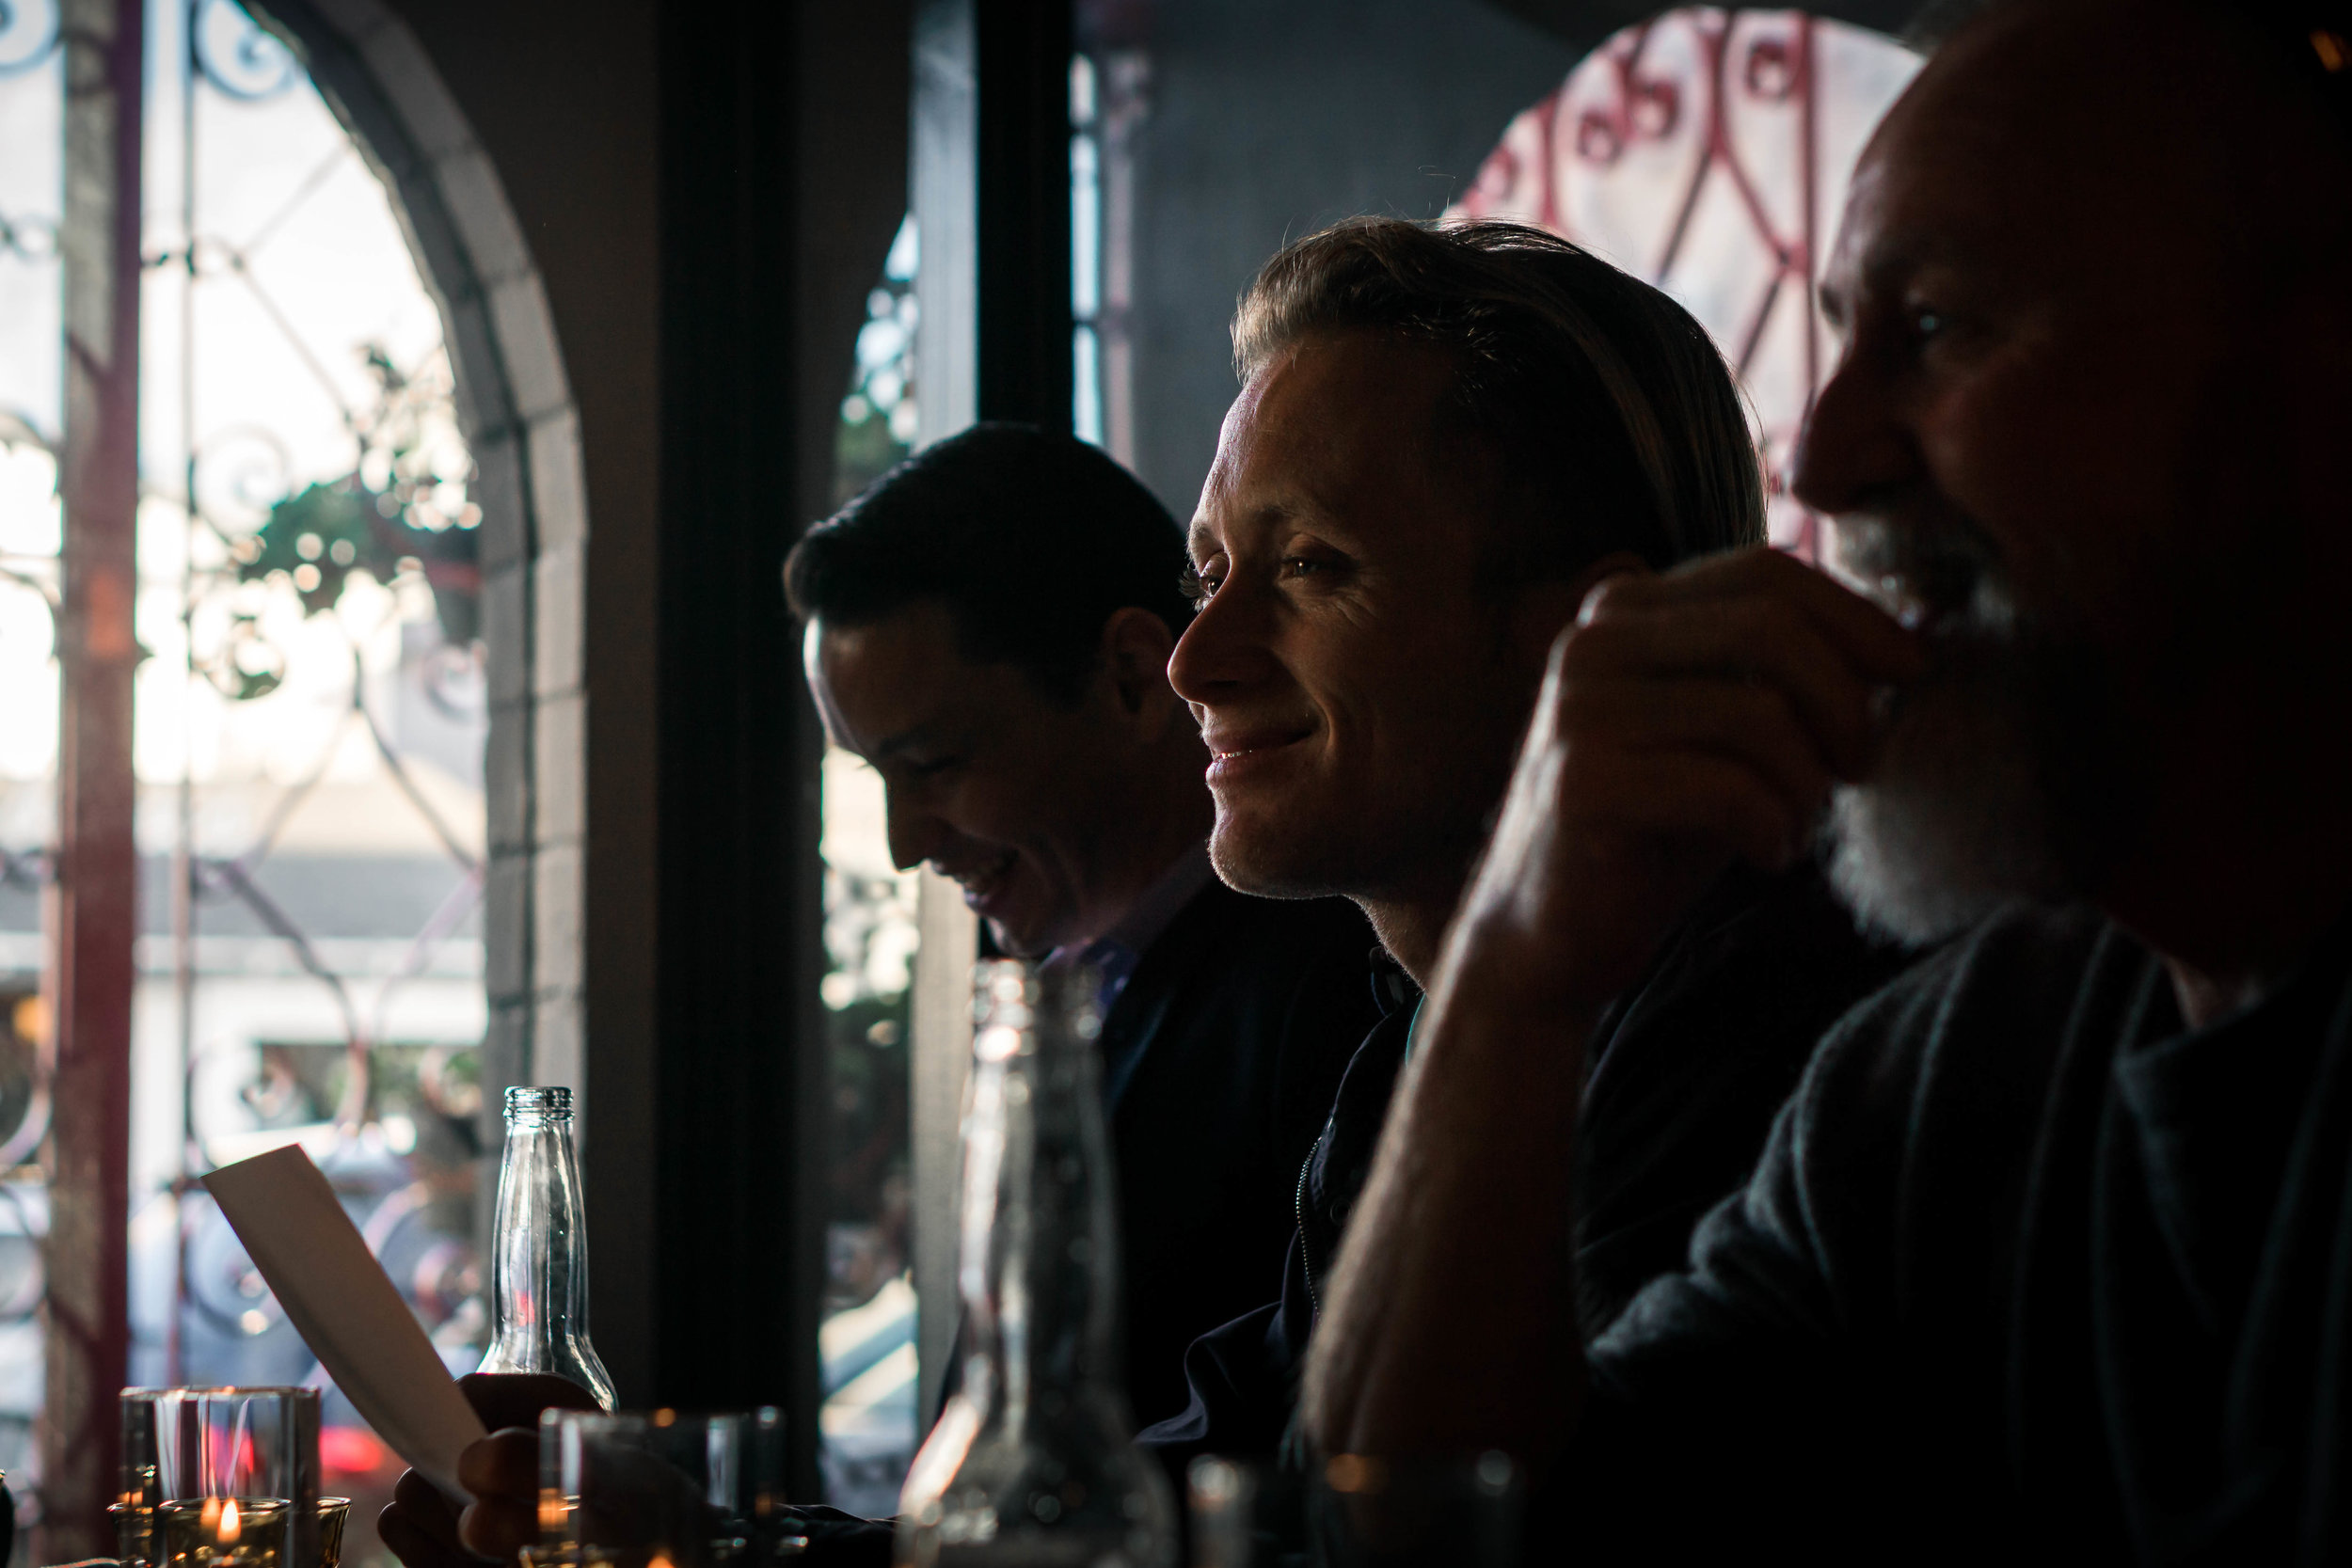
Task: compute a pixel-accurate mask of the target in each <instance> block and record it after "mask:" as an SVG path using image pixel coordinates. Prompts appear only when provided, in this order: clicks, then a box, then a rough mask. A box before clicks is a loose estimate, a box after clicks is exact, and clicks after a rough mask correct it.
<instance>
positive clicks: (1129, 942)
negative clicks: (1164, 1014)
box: [1041, 838, 1216, 984]
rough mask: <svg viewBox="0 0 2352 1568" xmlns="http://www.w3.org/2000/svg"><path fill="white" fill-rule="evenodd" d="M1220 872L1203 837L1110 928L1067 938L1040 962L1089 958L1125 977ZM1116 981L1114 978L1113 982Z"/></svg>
mask: <svg viewBox="0 0 2352 1568" xmlns="http://www.w3.org/2000/svg"><path fill="white" fill-rule="evenodd" d="M1215 879H1216V871H1215V870H1214V869H1212V868H1211V866H1210V864H1209V841H1208V840H1207V839H1205V838H1204V839H1201V840H1200V842H1199V843H1197V844H1195V845H1193V847H1191V848H1189V849H1187V850H1185V851H1184V853H1183V854H1181V855H1179V856H1177V857H1176V859H1175V860H1174V861H1173V862H1172V863H1169V865H1168V869H1167V870H1165V871H1163V872H1161V873H1160V875H1159V878H1158V879H1157V880H1155V881H1153V882H1152V885H1151V886H1150V887H1148V888H1145V889H1144V890H1143V892H1142V894H1141V895H1139V896H1138V897H1137V898H1136V901H1135V902H1134V903H1132V904H1130V905H1128V906H1127V912H1126V913H1124V914H1122V915H1120V917H1119V920H1118V922H1117V923H1116V924H1114V925H1113V926H1112V927H1111V928H1110V929H1109V930H1107V931H1105V932H1104V933H1103V935H1102V936H1100V937H1098V938H1096V939H1095V940H1094V941H1092V942H1069V943H1065V944H1063V945H1062V946H1059V947H1057V948H1055V949H1054V950H1053V951H1052V952H1051V953H1048V954H1046V955H1045V961H1044V963H1043V964H1042V965H1041V967H1042V968H1046V969H1065V968H1068V967H1070V966H1071V965H1073V964H1079V963H1090V964H1093V965H1095V966H1096V967H1097V968H1100V969H1102V970H1104V971H1105V972H1106V974H1116V975H1117V978H1118V980H1121V981H1123V980H1124V979H1125V978H1126V975H1127V974H1132V973H1133V972H1134V970H1135V966H1136V960H1137V959H1139V958H1142V957H1143V953H1144V949H1146V948H1148V947H1150V946H1151V945H1152V943H1153V942H1157V941H1159V940H1160V937H1161V935H1162V934H1163V933H1164V932H1166V931H1167V929H1168V926H1169V925H1170V924H1171V923H1173V922H1174V920H1175V919H1176V916H1177V915H1178V914H1180V913H1182V912H1183V911H1184V906H1185V905H1186V904H1189V903H1191V902H1192V901H1193V900H1194V899H1195V898H1197V897H1199V896H1200V891H1201V889H1203V888H1205V887H1207V886H1208V885H1209V883H1210V882H1212V881H1214V880H1215ZM1114 984H1116V981H1115V982H1114Z"/></svg>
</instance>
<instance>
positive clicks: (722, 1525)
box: [531, 1406, 808, 1568]
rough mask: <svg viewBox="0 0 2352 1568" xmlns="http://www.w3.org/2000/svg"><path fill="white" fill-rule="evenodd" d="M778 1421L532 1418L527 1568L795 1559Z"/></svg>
mask: <svg viewBox="0 0 2352 1568" xmlns="http://www.w3.org/2000/svg"><path fill="white" fill-rule="evenodd" d="M784 1473H785V1472H784V1417H783V1415H782V1414H781V1413H780V1412H779V1411H777V1410H776V1409H775V1408H773V1407H772V1406H769V1407H763V1408H761V1409H758V1410H755V1411H751V1412H748V1413H736V1414H730V1415H716V1416H699V1415H688V1414H686V1413H684V1412H681V1411H676V1410H652V1411H643V1412H631V1411H623V1412H618V1413H614V1414H609V1415H608V1414H605V1413H602V1412H596V1411H580V1410H550V1411H548V1412H547V1413H546V1414H545V1415H544V1416H542V1417H541V1418H540V1420H539V1546H538V1549H537V1550H536V1551H534V1552H533V1553H532V1554H531V1556H532V1560H533V1562H534V1563H539V1564H558V1563H560V1564H567V1565H572V1564H576V1565H579V1568H714V1565H716V1564H721V1563H743V1564H746V1565H748V1564H750V1563H753V1562H768V1561H771V1560H775V1559H779V1558H785V1557H793V1556H797V1555H799V1554H800V1553H801V1552H802V1551H803V1550H804V1549H805V1548H806V1546H807V1544H808V1542H807V1538H806V1537H805V1536H804V1535H803V1533H802V1532H801V1531H800V1529H799V1528H797V1527H796V1526H795V1525H794V1523H793V1522H792V1516H791V1515H790V1514H789V1513H788V1512H787V1509H786V1507H785V1489H784Z"/></svg>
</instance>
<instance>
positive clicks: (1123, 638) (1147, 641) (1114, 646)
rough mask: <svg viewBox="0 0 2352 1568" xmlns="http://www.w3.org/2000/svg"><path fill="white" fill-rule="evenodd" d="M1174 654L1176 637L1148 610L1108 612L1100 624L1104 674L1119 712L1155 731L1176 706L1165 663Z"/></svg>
mask: <svg viewBox="0 0 2352 1568" xmlns="http://www.w3.org/2000/svg"><path fill="white" fill-rule="evenodd" d="M1175 652H1176V637H1175V634H1174V633H1172V632H1170V631H1169V630H1168V623H1167V622H1166V621H1163V620H1161V619H1160V618H1159V616H1157V615H1155V614H1153V613H1152V611H1151V610H1145V609H1144V608H1143V607H1141V606H1140V605H1128V606H1127V607H1125V608H1124V609H1121V610H1113V611H1111V617H1110V619H1109V620H1107V621H1105V622H1104V623H1103V673H1104V675H1105V676H1107V677H1108V678H1109V681H1110V686H1111V695H1112V697H1113V698H1114V699H1115V700H1116V701H1117V703H1118V705H1119V710H1120V712H1121V713H1123V714H1126V715H1128V716H1129V717H1130V718H1135V719H1148V720H1150V721H1152V723H1153V725H1154V726H1155V727H1156V725H1157V723H1158V722H1159V721H1162V720H1163V719H1164V718H1165V710H1166V709H1167V708H1168V706H1169V705H1172V704H1175V702H1176V692H1175V689H1174V688H1172V687H1170V686H1169V685H1168V659H1169V657H1172V656H1173V655H1174V654H1175Z"/></svg>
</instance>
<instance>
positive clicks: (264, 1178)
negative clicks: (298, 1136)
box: [204, 1145, 483, 1497]
mask: <svg viewBox="0 0 2352 1568" xmlns="http://www.w3.org/2000/svg"><path fill="white" fill-rule="evenodd" d="M204 1187H205V1190H206V1191H208V1192H210V1193H211V1194H212V1195H213V1197H214V1199H215V1201H216V1202H218V1203H219V1205H220V1212H222V1213H223V1214H225V1215H227V1216H228V1219H229V1224H230V1227H233V1228H234V1229H235V1230H236V1232H237V1240H239V1241H241V1242H243V1243H245V1250H246V1254H247V1255H248V1256H249V1257H251V1258H252V1259H253V1266H254V1267H255V1268H257V1269H259V1270H261V1271H262V1278H263V1279H266V1280H268V1281H269V1288H270V1290H271V1291H274V1292H276V1293H277V1296H278V1306H280V1307H284V1308H285V1309H286V1317H287V1319H288V1321H290V1322H291V1323H293V1324H294V1329H295V1331H296V1332H297V1333H299V1334H300V1335H301V1336H302V1342H303V1343H304V1344H306V1345H309V1346H310V1354H313V1355H315V1356H317V1357H318V1358H319V1365H320V1366H322V1367H325V1368H326V1374H327V1376H329V1377H331V1378H333V1379H334V1380H335V1386H336V1387H338V1388H341V1389H342V1391H343V1396H344V1397H345V1398H346V1399H348V1400H350V1401H351V1402H352V1404H353V1406H354V1407H355V1408H357V1409H358V1412H359V1414H360V1416H361V1417H362V1418H364V1419H365V1420H366V1421H367V1423H368V1425H370V1426H372V1427H373V1428H374V1429H375V1434H376V1435H377V1436H378V1437H381V1438H382V1439H384V1441H385V1442H387V1443H389V1444H390V1445H391V1448H392V1451H393V1452H395V1453H397V1454H399V1455H400V1457H401V1458H403V1459H405V1460H406V1461H407V1462H408V1463H409V1464H410V1465H413V1466H415V1467H416V1468H417V1469H419V1470H421V1471H422V1472H423V1473H424V1474H425V1475H426V1476H429V1477H430V1478H432V1480H433V1481H436V1482H437V1483H438V1484H439V1486H440V1487H441V1489H442V1490H443V1491H446V1492H449V1493H451V1494H452V1495H453V1496H455V1497H464V1496H465V1494H464V1492H463V1491H462V1490H461V1489H460V1488H459V1487H458V1485H457V1455H458V1452H459V1450H460V1449H464V1448H465V1446H466V1445H467V1444H469V1443H471V1442H473V1441H474V1440H476V1439H477V1438H479V1437H481V1436H482V1435H483V1428H482V1422H481V1419H480V1418H478V1417H476V1416H475V1415H474V1413H473V1406H471V1405H469V1404H468V1403H467V1402H466V1396H465V1395H464V1394H463V1393H461V1392H460V1391H459V1390H458V1387H457V1385H456V1383H455V1382H454V1381H453V1379H452V1378H451V1377H450V1375H449V1369H448V1368H446V1367H444V1366H442V1365H441V1357H440V1354H439V1353H438V1352H437V1351H436V1350H434V1348H433V1341H432V1340H430V1339H428V1338H425V1333H424V1328H423V1325H422V1324H421V1323H418V1322H417V1319H416V1315H415V1314H414V1313H413V1312H411V1311H409V1309H408V1304H407V1303H406V1302H405V1301H403V1300H401V1299H400V1292H399V1291H397V1290H395V1289H393V1287H392V1281H391V1276H390V1275H387V1274H386V1273H385V1272H384V1265H382V1264H381V1263H378V1262H377V1261H376V1260H375V1259H374V1256H373V1254H371V1253H370V1252H369V1251H368V1243H366V1242H364V1241H362V1240H361V1239H360V1237H359V1228H358V1227H357V1226H355V1225H353V1224H352V1223H351V1216H350V1215H348V1214H346V1213H344V1212H343V1206H342V1204H341V1203H339V1202H337V1201H336V1199H335V1189H334V1188H332V1187H330V1186H328V1185H327V1183H326V1176H325V1175H324V1174H322V1173H321V1171H320V1170H319V1168H318V1166H317V1165H315V1164H312V1163H311V1161H310V1155H309V1154H307V1153H306V1152H304V1151H303V1149H302V1148H301V1147H300V1146H298V1145H295V1146H290V1147H288V1148H277V1149H272V1150H271V1151H270V1152H269V1153H267V1154H257V1155H255V1156H254V1157H253V1158H252V1159H250V1160H240V1161H238V1162H237V1163H236V1164H233V1165H223V1166H221V1167H220V1169H218V1170H216V1171H215V1172H213V1173H212V1174H211V1175H210V1176H207V1177H206V1178H204Z"/></svg>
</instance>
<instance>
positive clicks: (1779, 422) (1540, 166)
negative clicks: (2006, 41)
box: [1454, 8, 1918, 555]
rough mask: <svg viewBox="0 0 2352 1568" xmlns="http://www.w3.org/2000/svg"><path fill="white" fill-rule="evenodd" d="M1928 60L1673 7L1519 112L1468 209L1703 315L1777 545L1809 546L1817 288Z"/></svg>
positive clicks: (1831, 27) (1737, 14) (1759, 16)
mask: <svg viewBox="0 0 2352 1568" xmlns="http://www.w3.org/2000/svg"><path fill="white" fill-rule="evenodd" d="M1917 66H1918V61H1917V58H1916V56H1915V55H1912V54H1911V53H1910V52H1909V51H1908V50H1905V49H1904V48H1902V47H1901V46H1900V45H1899V44H1897V43H1895V42H1894V41H1893V40H1889V39H1885V38H1883V37H1881V36H1879V35H1877V34H1875V33H1870V32H1867V31H1866V30H1864V29H1862V28H1858V27H1850V26H1847V25H1845V24H1842V23H1836V22H1831V21H1827V20H1825V19H1822V18H1818V17H1814V16H1810V15H1807V14H1806V13H1804V12H1803V11H1725V10H1718V9H1714V8H1686V9H1680V10H1672V11H1667V12H1665V13H1664V14H1662V15H1661V16H1658V17H1655V18H1653V19H1652V20H1650V21H1648V22H1645V23H1642V24H1639V25H1637V26H1633V27H1629V28H1627V29H1626V30H1625V31H1623V32H1621V33H1619V34H1617V35H1616V36H1615V37H1614V38H1612V39H1611V40H1609V41H1608V42H1606V43H1604V44H1602V45H1601V46H1600V47H1599V48H1598V49H1597V50H1595V51H1594V52H1593V53H1592V54H1591V55H1588V56H1586V58H1585V59H1584V60H1583V61H1582V62H1581V64H1579V65H1578V66H1577V68H1576V70H1575V71H1571V72H1570V73H1569V75H1568V79H1567V81H1566V82H1565V83H1564V84H1563V85H1562V86H1561V87H1560V89H1559V90H1558V91H1557V92H1555V93H1553V94H1552V95H1551V96H1550V97H1549V98H1547V99H1545V100H1544V101H1543V102H1542V103H1538V104H1536V105H1535V106H1534V108H1532V109H1530V110H1528V111H1527V112H1526V113H1524V114H1522V115H1520V116H1519V117H1518V119H1516V120H1514V121H1513V122H1512V123H1511V125H1510V127H1509V128H1508V129H1507V130H1506V131H1505V132H1504V133H1503V136H1502V143H1501V145H1500V146H1498V147H1497V148H1496V149H1495V150H1494V151H1493V152H1492V153H1491V154H1489V155H1488V157H1487V159H1486V164H1485V166H1483V167H1481V168H1480V170H1479V173H1478V179H1477V182H1476V184H1475V185H1474V187H1473V188H1472V189H1471V190H1470V193H1469V194H1468V195H1466V196H1465V197H1464V198H1462V200H1461V201H1460V202H1459V203H1458V204H1457V206H1456V207H1455V209H1454V211H1455V213H1456V214H1460V215H1463V216H1470V217H1510V218H1518V219H1520V220H1523V221H1526V222H1532V223H1537V224H1541V225H1542V226H1543V227H1545V228H1547V229H1550V230H1553V231H1555V232H1557V233H1560V234H1562V235H1565V237H1567V238H1569V239H1572V240H1575V241H1577V242H1578V243H1579V244H1581V245H1586V246H1588V247H1589V248H1591V249H1593V250H1595V251H1597V252H1598V253H1599V254H1601V255H1603V256H1606V257H1608V258H1609V259H1610V260H1611V261H1614V262H1616V263H1617V264H1618V265H1620V266H1623V267H1625V268H1627V269H1628V270H1629V271H1632V272H1634V273H1637V274H1639V275H1641V276H1642V277H1647V278H1649V279H1651V280H1652V281H1653V282H1656V283H1658V284H1659V285H1660V286H1661V287H1662V288H1664V289H1665V290H1666V291H1667V293H1671V294H1673V295H1675V296H1676V297H1677V299H1679V300H1680V301H1681V302H1682V303H1683V304H1684V305H1685V306H1686V307H1688V308H1689V309H1690V310H1691V311H1692V314H1693V315H1695V316H1697V317H1698V319H1699V321H1700V322H1701V323H1702V324H1703V325H1705V326H1706V327H1707V329H1708V332H1709V333H1710V334H1712V335H1713V337H1714V339H1715V341H1716V342H1717V343H1718V344H1719V345H1720V346H1721V347H1722V348H1723V350H1724V357H1725V358H1726V359H1728V360H1729V361H1730V362H1731V364H1732V366H1733V367H1734V369H1735V370H1737V371H1738V372H1739V374H1740V382H1741V384H1742V385H1743V386H1744V387H1745V388H1746V389H1747V392H1748V395H1749V398H1750V400H1751V401H1752V403H1753V404H1754V406H1755V410H1756V420H1757V425H1758V428H1757V432H1756V437H1757V444H1758V447H1759V449H1760V451H1761V452H1762V454H1763V457H1764V460H1765V465H1766V476H1767V483H1768V484H1769V486H1770V491H1771V502H1772V537H1773V540H1774V541H1775V542H1776V543H1778V544H1781V545H1784V546H1789V547H1791V548H1794V549H1797V550H1799V551H1800V552H1802V553H1805V554H1807V555H1809V554H1810V553H1811V552H1812V549H1813V544H1814V527H1815V520H1814V518H1813V517H1812V516H1811V515H1810V514H1808V513H1806V512H1805V511H1804V508H1802V507H1800V506H1798V505H1797V504H1796V502H1795V501H1794V500H1793V499H1791V498H1790V497H1789V496H1788V493H1787V466H1788V460H1789V458H1790V455H1791V453H1792V451H1793V450H1794V447H1795V444H1796V437H1797V433H1798V431H1799V429H1800V428H1801V426H1802V425H1803V423H1804V415H1805V411H1806V409H1807V408H1808V407H1809V406H1810V405H1811V403H1812V398H1813V393H1814V391H1815V389H1816V388H1818V387H1819V386H1820V376H1821V370H1822V366H1823V363H1824V356H1825V350H1826V344H1825V341H1824V338H1823V331H1822V326H1821V324H1820V319H1819V315H1818V312H1817V310H1816V309H1815V306H1814V297H1813V283H1814V279H1815V277H1816V273H1817V270H1818V268H1819V266H1820V261H1821V257H1822V251H1823V249H1824V247H1825V245H1826V241H1827V238H1828V236H1829V234H1830V232H1831V230H1832V226H1833V225H1834V224H1835V222H1836V214H1837V210H1838V208H1839V206H1840V205H1841V204H1842V202H1843V200H1844V190H1845V182H1846V176H1847V173H1848V171H1849V170H1850V169H1851V166H1852V164H1853V160H1854V157H1855V155H1856V154H1857V153H1858V152H1859V151H1860V150H1861V145H1862V142H1863V139H1864V138H1865V137H1866V136H1867V134H1868V131H1869V129H1870V127H1871V126H1872V125H1873V124H1875V123H1876V122H1877V120H1878V118H1879V116H1880V115H1881V114H1882V113H1883V112H1884V110H1885V107H1886V105H1887V104H1888V103H1891V102H1892V101H1893V99H1894V97H1895V95H1896V94H1897V93H1898V92H1899V91H1900V90H1901V88H1902V86H1903V84H1904V83H1905V82H1907V81H1908V80H1909V79H1910V77H1911V73H1912V72H1913V71H1915V70H1916V69H1917Z"/></svg>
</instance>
